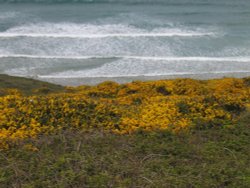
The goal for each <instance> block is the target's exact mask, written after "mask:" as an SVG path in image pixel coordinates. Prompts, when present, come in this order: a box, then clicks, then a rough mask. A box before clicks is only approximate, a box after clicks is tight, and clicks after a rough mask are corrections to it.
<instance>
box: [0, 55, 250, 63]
mask: <svg viewBox="0 0 250 188" xmlns="http://www.w3.org/2000/svg"><path fill="white" fill-rule="evenodd" d="M0 58H31V59H72V60H74V59H135V60H150V61H196V62H227V61H229V62H249V63H250V57H199V56H197V57H168V56H167V57H154V56H39V55H25V54H13V55H7V54H6V55H4V54H3V55H0Z"/></svg>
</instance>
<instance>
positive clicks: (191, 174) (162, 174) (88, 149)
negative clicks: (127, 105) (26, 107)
mask: <svg viewBox="0 0 250 188" xmlns="http://www.w3.org/2000/svg"><path fill="white" fill-rule="evenodd" d="M249 122H250V114H248V115H244V118H242V120H241V122H240V123H239V124H238V125H237V126H232V127H226V128H212V129H208V130H192V131H190V132H185V133H184V132H182V133H179V134H177V135H176V134H175V135H174V134H172V133H170V132H167V131H161V132H151V133H149V132H148V133H145V132H137V133H135V134H132V135H114V134H108V133H102V132H96V131H90V132H79V131H73V130H71V131H63V132H61V133H58V134H56V135H50V136H45V135H43V136H41V137H40V138H39V139H37V140H30V141H25V142H22V143H20V144H19V145H18V146H16V147H15V148H12V149H10V150H6V151H2V152H1V154H0V187H3V188H4V187H58V188H59V187H60V188H61V187H91V188H92V187H96V188H99V187H157V188H159V187H164V188H165V187H203V188H206V187H209V188H211V187H218V188H220V187H232V188H235V187H237V188H240V187H242V188H247V187H249V185H250V156H249V149H250V142H249V141H250V140H249V138H250V123H249Z"/></svg>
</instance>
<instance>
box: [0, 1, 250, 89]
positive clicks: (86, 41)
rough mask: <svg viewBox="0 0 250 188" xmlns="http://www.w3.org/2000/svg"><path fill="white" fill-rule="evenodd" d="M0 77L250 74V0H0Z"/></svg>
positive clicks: (65, 81)
mask: <svg viewBox="0 0 250 188" xmlns="http://www.w3.org/2000/svg"><path fill="white" fill-rule="evenodd" d="M0 74H9V75H14V76H23V77H31V78H35V79H39V80H44V81H48V82H52V83H58V84H62V85H81V84H97V83H99V82H102V81H105V80H112V81H116V82H129V81H133V80H154V79H165V78H176V77H188V78H199V79H208V78H217V77H224V76H227V77H228V76H234V77H244V76H250V0H237V1H235V0H69V1H67V0H33V1H32V0H0Z"/></svg>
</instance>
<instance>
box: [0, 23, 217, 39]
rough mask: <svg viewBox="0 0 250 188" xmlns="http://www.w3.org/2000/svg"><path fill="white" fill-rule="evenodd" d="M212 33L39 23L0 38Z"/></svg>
mask: <svg viewBox="0 0 250 188" xmlns="http://www.w3.org/2000/svg"><path fill="white" fill-rule="evenodd" d="M210 35H215V33H214V32H209V31H204V30H200V29H197V28H196V29H195V30H190V29H186V28H185V27H184V26H179V27H177V28H173V27H170V28H169V27H166V28H164V27H163V28H162V27H160V28H155V29H153V30H147V29H142V28H138V27H135V26H132V25H129V24H102V25H97V24H74V23H55V24H52V23H39V24H29V25H23V26H18V27H14V28H11V29H8V30H7V31H5V32H1V33H0V37H1V38H15V37H33V38H35V37H47V38H107V37H173V36H179V37H194V36H210Z"/></svg>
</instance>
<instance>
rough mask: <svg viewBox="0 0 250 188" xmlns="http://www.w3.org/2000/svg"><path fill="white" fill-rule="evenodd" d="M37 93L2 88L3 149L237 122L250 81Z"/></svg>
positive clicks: (0, 129)
mask: <svg viewBox="0 0 250 188" xmlns="http://www.w3.org/2000/svg"><path fill="white" fill-rule="evenodd" d="M37 91H39V92H37V93H40V94H41V91H42V94H41V95H38V94H34V95H32V96H25V95H22V93H21V92H19V91H17V90H13V89H12V90H9V89H8V90H1V94H2V95H3V96H2V97H0V148H2V149H3V148H8V147H9V146H11V145H13V144H15V143H18V141H19V140H24V139H28V138H36V137H38V136H39V135H41V134H50V133H53V132H57V131H60V130H66V129H86V130H88V129H101V130H104V131H108V132H113V133H117V134H130V133H133V132H136V131H139V130H144V131H153V130H171V131H173V132H178V131H180V130H184V129H189V128H194V127H196V128H199V129H206V128H209V127H214V126H223V125H228V124H234V122H236V121H237V120H238V117H239V115H240V113H241V112H243V111H245V110H246V108H247V107H248V106H249V104H250V86H249V79H233V78H225V79H219V80H209V81H197V80H192V79H176V80H162V81H150V82H140V81H137V82H132V83H127V84H117V83H114V82H104V83H101V84H99V85H97V86H80V87H67V88H65V90H64V91H63V92H61V93H57V94H48V95H44V94H46V93H48V90H47V89H46V88H41V89H37ZM35 93H36V92H35Z"/></svg>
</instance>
